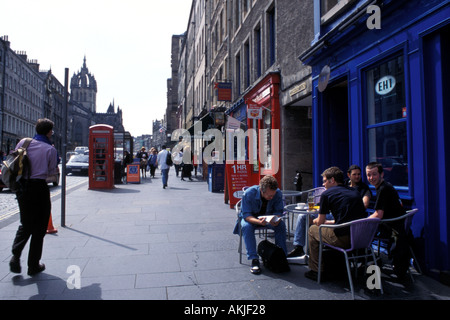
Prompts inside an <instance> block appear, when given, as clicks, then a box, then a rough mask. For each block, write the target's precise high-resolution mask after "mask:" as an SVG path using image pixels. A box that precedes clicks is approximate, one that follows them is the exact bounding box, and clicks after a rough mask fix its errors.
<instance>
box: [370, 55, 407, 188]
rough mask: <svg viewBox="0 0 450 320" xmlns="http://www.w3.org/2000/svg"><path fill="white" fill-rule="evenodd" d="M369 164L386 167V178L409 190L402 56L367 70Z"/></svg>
mask: <svg viewBox="0 0 450 320" xmlns="http://www.w3.org/2000/svg"><path fill="white" fill-rule="evenodd" d="M365 76H366V84H367V85H366V99H367V100H366V102H367V128H366V129H367V139H368V141H367V142H368V144H367V145H368V156H369V161H378V162H380V163H381V164H382V165H383V168H384V177H385V179H386V180H387V181H389V182H390V183H392V184H393V185H395V186H398V187H408V182H409V180H408V167H409V166H408V136H407V121H406V119H407V107H406V99H405V72H404V63H403V56H398V57H395V58H393V59H390V60H388V61H386V62H383V63H381V64H379V65H377V66H375V67H373V68H371V69H369V70H367V71H366V74H365Z"/></svg>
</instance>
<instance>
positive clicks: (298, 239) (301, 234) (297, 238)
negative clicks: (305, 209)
mask: <svg viewBox="0 0 450 320" xmlns="http://www.w3.org/2000/svg"><path fill="white" fill-rule="evenodd" d="M308 216H310V217H311V215H307V214H299V215H298V219H297V226H296V227H295V233H294V243H293V244H294V246H302V247H304V246H305V239H306V217H308ZM314 217H317V215H314ZM326 219H327V220H332V219H334V218H333V215H332V214H331V213H329V214H327V217H326ZM310 226H311V225H310Z"/></svg>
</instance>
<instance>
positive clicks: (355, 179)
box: [346, 164, 372, 209]
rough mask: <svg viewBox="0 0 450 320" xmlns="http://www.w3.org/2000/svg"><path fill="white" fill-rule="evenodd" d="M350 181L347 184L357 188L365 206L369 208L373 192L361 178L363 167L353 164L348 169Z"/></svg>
mask: <svg viewBox="0 0 450 320" xmlns="http://www.w3.org/2000/svg"><path fill="white" fill-rule="evenodd" d="M347 177H348V181H347V182H346V185H347V186H349V187H352V188H354V189H356V191H358V192H359V194H360V195H361V198H362V199H363V203H364V207H365V208H366V209H367V208H368V207H369V204H370V199H371V198H372V192H371V191H370V188H369V186H368V185H367V184H365V183H364V182H363V181H362V178H361V168H360V167H359V166H358V165H356V164H353V165H351V166H350V167H349V168H348V170H347Z"/></svg>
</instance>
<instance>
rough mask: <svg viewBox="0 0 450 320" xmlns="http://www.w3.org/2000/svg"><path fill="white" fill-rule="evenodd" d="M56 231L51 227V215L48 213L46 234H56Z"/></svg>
mask: <svg viewBox="0 0 450 320" xmlns="http://www.w3.org/2000/svg"><path fill="white" fill-rule="evenodd" d="M57 232H58V230H56V229H55V227H54V226H53V220H52V214H51V213H50V219H49V220H48V226H47V233H57Z"/></svg>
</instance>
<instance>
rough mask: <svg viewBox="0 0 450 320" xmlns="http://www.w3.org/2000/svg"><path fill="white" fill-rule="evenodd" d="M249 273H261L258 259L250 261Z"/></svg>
mask: <svg viewBox="0 0 450 320" xmlns="http://www.w3.org/2000/svg"><path fill="white" fill-rule="evenodd" d="M250 272H251V273H253V274H260V273H261V268H260V267H259V259H253V260H252V268H251V269H250Z"/></svg>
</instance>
